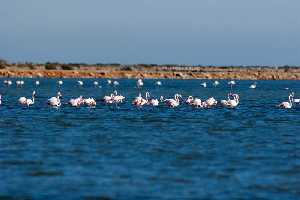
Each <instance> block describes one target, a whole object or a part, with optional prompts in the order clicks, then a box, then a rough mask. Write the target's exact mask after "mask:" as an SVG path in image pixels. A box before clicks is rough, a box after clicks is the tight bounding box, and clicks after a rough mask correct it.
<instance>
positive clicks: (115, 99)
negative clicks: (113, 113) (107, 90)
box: [113, 90, 125, 103]
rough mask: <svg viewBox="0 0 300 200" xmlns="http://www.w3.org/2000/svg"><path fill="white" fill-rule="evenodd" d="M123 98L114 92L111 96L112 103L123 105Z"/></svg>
mask: <svg viewBox="0 0 300 200" xmlns="http://www.w3.org/2000/svg"><path fill="white" fill-rule="evenodd" d="M124 99H125V97H124V96H122V95H119V94H118V92H117V91H116V90H115V91H114V95H113V102H114V103H123V101H124Z"/></svg>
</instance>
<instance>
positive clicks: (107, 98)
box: [102, 93, 114, 104]
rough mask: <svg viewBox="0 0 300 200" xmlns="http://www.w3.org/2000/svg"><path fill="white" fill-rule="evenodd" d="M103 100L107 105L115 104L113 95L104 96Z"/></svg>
mask: <svg viewBox="0 0 300 200" xmlns="http://www.w3.org/2000/svg"><path fill="white" fill-rule="evenodd" d="M102 100H103V101H104V103H106V104H112V103H114V94H113V93H111V94H110V96H104V97H103V99H102Z"/></svg>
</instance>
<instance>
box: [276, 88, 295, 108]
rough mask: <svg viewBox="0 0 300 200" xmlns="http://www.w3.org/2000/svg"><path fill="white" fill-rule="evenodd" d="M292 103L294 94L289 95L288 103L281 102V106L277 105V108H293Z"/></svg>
mask: <svg viewBox="0 0 300 200" xmlns="http://www.w3.org/2000/svg"><path fill="white" fill-rule="evenodd" d="M293 101H294V92H292V93H290V95H289V101H284V102H282V103H281V104H279V105H278V107H279V108H284V109H290V108H292V107H293Z"/></svg>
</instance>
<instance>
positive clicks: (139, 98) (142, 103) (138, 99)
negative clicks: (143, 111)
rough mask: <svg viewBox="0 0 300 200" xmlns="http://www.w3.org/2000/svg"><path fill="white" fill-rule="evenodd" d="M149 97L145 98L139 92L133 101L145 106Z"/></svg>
mask: <svg viewBox="0 0 300 200" xmlns="http://www.w3.org/2000/svg"><path fill="white" fill-rule="evenodd" d="M147 102H148V101H147V99H144V98H143V97H142V95H141V93H139V96H137V97H135V98H134V100H133V101H132V104H133V105H135V106H143V105H145V104H146V103H147Z"/></svg>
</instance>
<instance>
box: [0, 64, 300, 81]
mask: <svg viewBox="0 0 300 200" xmlns="http://www.w3.org/2000/svg"><path fill="white" fill-rule="evenodd" d="M0 77H46V78H54V77H63V78H146V79H241V80H300V68H299V67H277V68H275V67H207V66H205V67H204V66H196V67H195V66H156V65H155V66H137V65H132V66H121V65H119V66H114V65H106V66H91V65H89V66H77V67H74V66H72V67H68V68H66V67H65V68H63V67H61V68H55V69H49V68H48V69H46V68H45V67H44V65H36V66H32V65H31V66H27V65H25V66H21V67H20V66H8V67H3V68H2V69H0Z"/></svg>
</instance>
